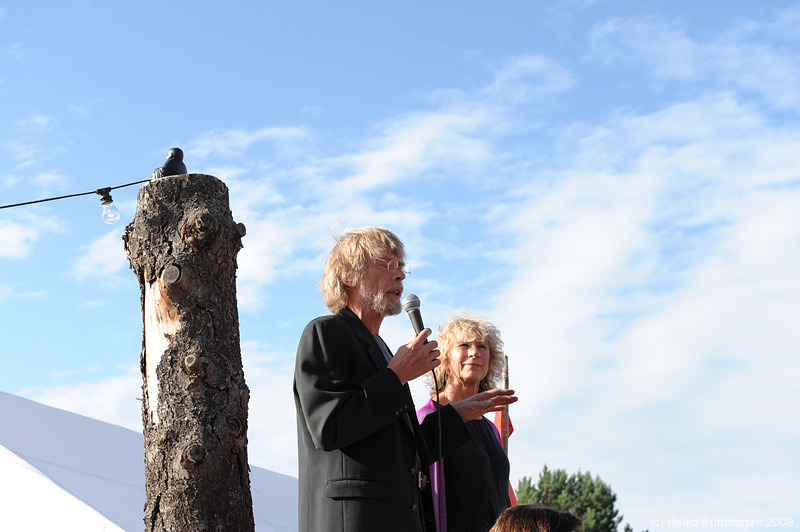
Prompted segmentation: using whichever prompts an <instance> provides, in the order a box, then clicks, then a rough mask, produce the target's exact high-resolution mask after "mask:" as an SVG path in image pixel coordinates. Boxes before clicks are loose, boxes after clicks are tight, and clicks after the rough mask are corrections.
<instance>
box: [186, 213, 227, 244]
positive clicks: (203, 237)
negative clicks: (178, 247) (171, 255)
mask: <svg viewBox="0 0 800 532" xmlns="http://www.w3.org/2000/svg"><path fill="white" fill-rule="evenodd" d="M219 230H220V223H219V222H218V221H217V219H216V218H215V217H214V215H213V214H211V213H210V212H208V211H207V210H205V209H200V210H198V211H195V212H192V213H190V214H189V215H188V216H187V217H186V220H185V221H184V222H183V225H182V226H181V237H182V238H183V241H184V242H185V243H186V245H187V246H188V247H189V248H191V249H193V250H195V251H199V250H201V249H203V248H204V247H206V246H209V245H210V244H212V243H213V242H214V240H216V239H217V235H219Z"/></svg>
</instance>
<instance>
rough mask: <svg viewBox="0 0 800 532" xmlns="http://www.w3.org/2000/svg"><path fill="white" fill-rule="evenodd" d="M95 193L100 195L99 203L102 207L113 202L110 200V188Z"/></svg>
mask: <svg viewBox="0 0 800 532" xmlns="http://www.w3.org/2000/svg"><path fill="white" fill-rule="evenodd" d="M95 192H96V193H97V194H99V195H100V203H101V204H103V205H108V204H110V203H112V202H113V201H114V200H113V199H111V187H106V188H100V189H97V190H96V191H95Z"/></svg>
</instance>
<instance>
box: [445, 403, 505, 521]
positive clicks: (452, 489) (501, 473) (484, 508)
mask: <svg viewBox="0 0 800 532" xmlns="http://www.w3.org/2000/svg"><path fill="white" fill-rule="evenodd" d="M466 425H467V429H468V430H469V433H470V436H471V438H470V439H469V441H467V442H465V443H462V444H461V445H459V446H458V447H456V448H455V449H453V450H452V451H450V452H449V453H448V454H447V455H446V456H445V458H444V477H445V481H446V484H447V495H446V497H447V532H486V531H487V530H489V529H490V528H491V527H492V525H493V524H494V522H495V521H496V520H497V517H498V516H499V515H500V513H501V512H502V511H503V510H504V509H505V508H508V507H509V506H511V502H510V500H509V497H508V475H509V464H508V457H507V456H506V453H505V451H503V447H502V446H501V445H500V442H499V441H498V440H497V436H495V433H494V431H493V430H492V428H491V427H490V426H489V421H488V420H487V419H484V418H482V419H476V420H473V421H468V422H467V423H466Z"/></svg>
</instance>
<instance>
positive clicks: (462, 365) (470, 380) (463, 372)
mask: <svg viewBox="0 0 800 532" xmlns="http://www.w3.org/2000/svg"><path fill="white" fill-rule="evenodd" d="M490 355H491V353H489V343H488V342H486V341H484V340H483V339H480V340H473V341H470V342H467V341H460V342H459V341H457V342H456V344H455V345H454V346H453V348H452V349H451V350H450V357H451V358H452V367H451V370H452V372H453V373H454V375H453V378H455V379H458V380H460V381H462V382H464V383H466V384H477V383H480V382H481V381H482V380H483V379H484V378H485V377H486V375H487V374H488V373H489V358H490Z"/></svg>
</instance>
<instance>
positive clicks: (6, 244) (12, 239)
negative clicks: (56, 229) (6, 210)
mask: <svg viewBox="0 0 800 532" xmlns="http://www.w3.org/2000/svg"><path fill="white" fill-rule="evenodd" d="M38 238H39V232H38V231H37V230H36V229H34V228H32V227H28V226H24V225H21V224H18V223H15V222H10V221H7V220H0V257H12V258H16V259H20V258H23V257H26V256H27V255H28V253H30V250H31V245H32V244H33V243H34V242H35V241H36V240H37V239H38Z"/></svg>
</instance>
